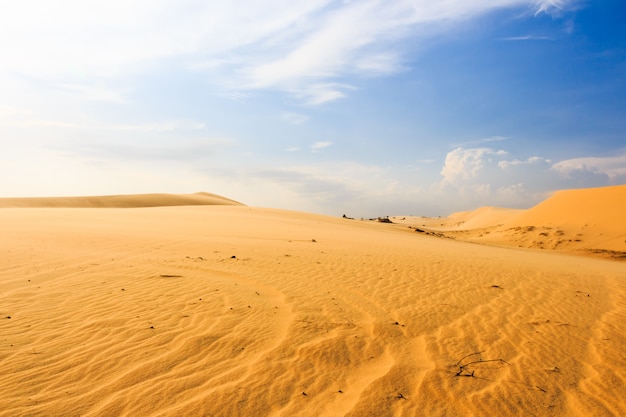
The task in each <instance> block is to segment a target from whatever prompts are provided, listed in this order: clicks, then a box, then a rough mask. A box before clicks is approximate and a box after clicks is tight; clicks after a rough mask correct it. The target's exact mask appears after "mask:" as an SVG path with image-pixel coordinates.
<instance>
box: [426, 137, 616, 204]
mask: <svg viewBox="0 0 626 417" xmlns="http://www.w3.org/2000/svg"><path fill="white" fill-rule="evenodd" d="M441 175H442V176H443V179H442V180H441V181H440V182H439V183H438V184H437V187H436V189H435V191H436V193H437V195H439V196H440V197H441V198H444V199H448V200H449V204H450V205H451V206H457V207H458V209H459V210H461V209H463V210H465V209H470V208H475V207H478V206H483V205H499V206H506V207H528V206H529V205H532V204H534V203H537V202H539V201H540V200H541V199H543V198H544V197H545V195H546V193H548V192H551V191H554V190H559V189H567V188H581V187H599V186H605V185H613V184H620V183H626V154H621V155H616V156H610V157H586V158H576V159H568V160H563V161H559V162H556V163H554V162H553V161H552V160H550V159H547V158H544V157H541V156H531V157H529V158H527V159H518V158H513V157H512V156H511V155H510V153H509V152H506V151H503V150H494V149H491V148H470V149H464V148H456V149H454V150H452V151H450V152H449V153H448V154H447V155H446V158H445V162H444V166H443V168H442V170H441ZM455 199H456V200H455Z"/></svg>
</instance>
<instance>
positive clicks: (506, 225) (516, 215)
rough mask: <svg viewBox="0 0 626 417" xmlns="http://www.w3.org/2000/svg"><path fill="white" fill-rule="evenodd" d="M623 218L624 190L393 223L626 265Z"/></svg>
mask: <svg viewBox="0 0 626 417" xmlns="http://www.w3.org/2000/svg"><path fill="white" fill-rule="evenodd" d="M623 213H626V185H619V186H612V187H602V188H589V189H578V190H563V191H558V192H556V193H554V194H553V195H552V196H551V197H549V198H547V199H546V200H545V201H543V202H541V203H539V204H538V205H536V206H535V207H532V208H530V209H528V210H513V209H505V208H497V207H481V208H479V209H476V210H474V211H470V212H460V213H454V214H452V215H450V216H448V217H447V218H417V217H404V216H402V217H400V216H398V217H394V218H392V220H393V221H394V222H396V223H399V224H402V225H409V226H412V227H417V228H422V229H426V230H427V231H431V232H437V233H441V234H443V235H445V236H447V237H451V238H455V239H459V240H466V241H472V242H478V243H486V244H492V245H502V246H515V247H523V248H534V249H551V250H557V251H561V252H570V253H576V254H584V255H594V256H602V257H607V258H612V259H621V260H626V221H624V219H623V218H624V214H623Z"/></svg>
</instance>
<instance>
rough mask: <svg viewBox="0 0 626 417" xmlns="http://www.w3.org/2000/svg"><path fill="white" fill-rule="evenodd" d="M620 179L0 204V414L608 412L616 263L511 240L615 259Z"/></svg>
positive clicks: (615, 347) (611, 407) (621, 273)
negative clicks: (384, 201) (266, 200)
mask: <svg viewBox="0 0 626 417" xmlns="http://www.w3.org/2000/svg"><path fill="white" fill-rule="evenodd" d="M624 191H626V188H625V187H612V188H607V189H597V190H572V191H565V192H559V193H556V194H555V195H554V196H552V197H551V198H550V199H548V200H546V201H545V202H544V203H542V204H540V205H538V206H537V207H534V208H532V209H529V210H526V211H524V210H522V211H516V210H505V209H498V208H483V209H479V210H476V211H473V212H467V213H457V214H456V215H454V216H451V217H450V218H437V219H429V218H421V217H414V218H406V217H398V218H392V219H391V221H392V222H393V223H387V222H380V221H378V222H377V221H359V220H351V219H343V218H339V217H329V216H320V215H315V214H308V213H301V212H293V211H285V210H277V209H266V208H256V207H248V206H242V205H237V204H236V203H235V202H233V201H232V200H228V199H224V198H222V197H218V196H213V195H210V194H209V195H207V194H194V195H191V196H171V195H163V194H156V195H155V194H152V195H147V196H146V195H144V196H118V197H84V198H78V199H67V198H65V199H63V198H61V199H34V200H28V202H29V203H30V205H28V204H27V205H26V206H28V207H31V208H28V209H26V208H24V209H23V208H7V209H0V226H1V230H2V238H1V239H0V254H2V256H0V375H1V377H0V417H20V416H24V417H26V416H78V415H81V416H92V417H108V416H129V417H130V416H132V417H135V416H139V417H178V416H255V417H256V416H259V417H265V416H268V417H280V416H282V417H291V416H295V417H310V416H316V417H336V416H345V417H366V416H376V417H396V416H397V417H400V416H429V417H431V416H433V417H443V416H455V417H456V416H459V417H474V416H540V417H543V416H546V417H549V416H575V417H587V416H594V417H598V416H602V417H605V416H606V417H610V416H611V417H612V416H624V415H626V362H625V361H624V349H625V346H626V328H625V327H624V323H626V279H625V277H626V263H624V262H619V261H614V260H607V259H600V258H594V257H589V256H572V255H571V252H570V250H569V249H567V245H570V244H571V245H574V242H570V243H559V244H558V245H557V250H561V249H562V248H565V249H563V252H566V253H559V252H558V251H555V250H536V249H526V247H536V246H533V243H532V242H533V241H535V240H537V239H541V240H542V242H543V243H542V245H543V246H544V247H545V248H548V246H549V245H550V244H557V242H559V241H563V240H568V239H570V236H572V237H576V236H577V234H578V233H580V234H581V236H579V238H580V240H581V242H578V243H579V244H585V245H590V247H593V248H602V247H613V248H616V250H620V249H619V246H618V243H619V242H618V241H619V239H621V240H622V242H623V241H624V240H625V239H626V236H624V227H625V225H624V221H623V213H624V212H625V208H624V205H623V204H624V199H623V194H624ZM33 202H36V203H37V204H39V206H36V208H32V207H33ZM43 203H46V204H48V206H46V207H44V206H42V204H43ZM51 203H54V204H51ZM199 203H203V204H212V205H195V206H192V205H193V204H199ZM215 203H218V204H217V205H216V204H215ZM224 203H226V204H230V205H225V204H224ZM5 204H6V200H5ZM174 204H179V206H175V207H174V206H173V205H174ZM180 204H184V205H185V206H180ZM61 205H65V206H64V207H61ZM156 205H161V206H169V207H155V206H156ZM607 205H610V206H611V207H607ZM148 206H149V208H145V207H148ZM68 207H69V208H68ZM81 207H88V208H81ZM92 207H136V208H134V209H131V210H127V209H118V208H105V209H93V208H92ZM402 219H404V220H402ZM403 222H413V223H412V225H411V224H409V225H411V228H408V227H407V224H406V223H404V224H403ZM423 224H427V225H429V226H428V227H425V226H423ZM418 226H419V227H418ZM416 228H419V230H420V231H419V232H418V231H416V230H415V229H416ZM437 234H438V235H440V236H444V237H438V236H437ZM620 234H621V235H620ZM480 236H482V237H480ZM619 236H621V237H619ZM618 237H619V239H618ZM451 238H454V239H451ZM607 238H608V239H613V240H608V241H607V240H606V239H607ZM465 239H467V240H469V241H471V242H465V241H463V240H465ZM489 239H491V240H489ZM477 242H478V243H487V244H478V243H477ZM607 242H609V243H610V242H613V245H614V246H610V245H609V243H607ZM535 244H536V243H535ZM503 245H508V246H511V245H513V246H524V248H517V247H501V246H503ZM605 245H606V246H605ZM572 248H574V249H572V250H574V251H575V253H578V249H576V247H575V246H572Z"/></svg>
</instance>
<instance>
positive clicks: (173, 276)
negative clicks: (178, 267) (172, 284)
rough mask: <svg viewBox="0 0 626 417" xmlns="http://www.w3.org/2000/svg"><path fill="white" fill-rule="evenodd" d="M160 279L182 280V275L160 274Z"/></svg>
mask: <svg viewBox="0 0 626 417" xmlns="http://www.w3.org/2000/svg"><path fill="white" fill-rule="evenodd" d="M159 276H160V277H161V278H182V275H171V274H161V275H159Z"/></svg>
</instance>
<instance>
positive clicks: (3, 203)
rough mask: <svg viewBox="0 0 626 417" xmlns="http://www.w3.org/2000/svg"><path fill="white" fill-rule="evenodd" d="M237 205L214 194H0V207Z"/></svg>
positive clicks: (233, 201) (235, 202)
mask: <svg viewBox="0 0 626 417" xmlns="http://www.w3.org/2000/svg"><path fill="white" fill-rule="evenodd" d="M205 205H241V203H239V202H237V201H235V200H231V199H228V198H225V197H222V196H219V195H216V194H210V193H205V192H200V193H195V194H163V193H160V194H159V193H155V194H128V195H107V196H85V197H17V198H0V208H45V207H48V208H52V207H56V208H140V207H169V206H205Z"/></svg>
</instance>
